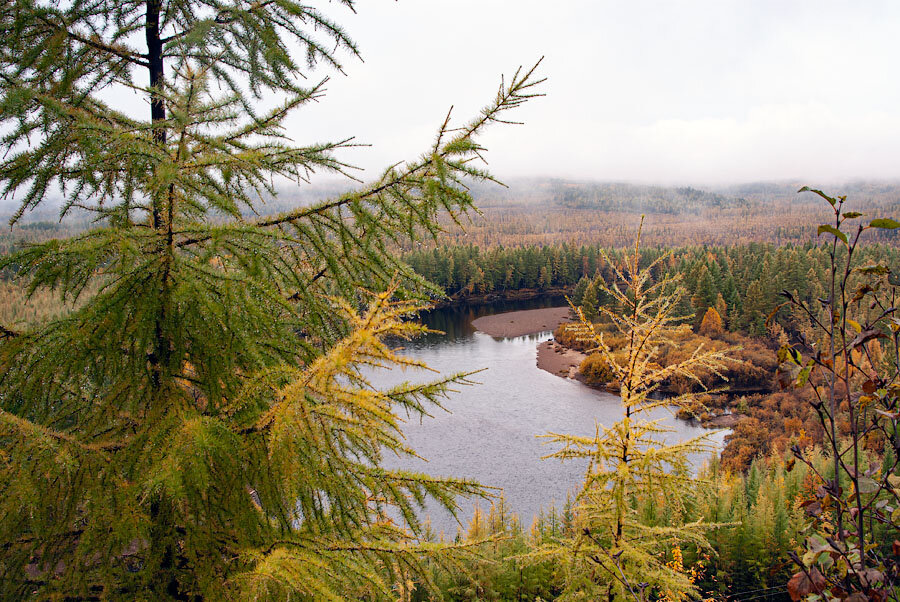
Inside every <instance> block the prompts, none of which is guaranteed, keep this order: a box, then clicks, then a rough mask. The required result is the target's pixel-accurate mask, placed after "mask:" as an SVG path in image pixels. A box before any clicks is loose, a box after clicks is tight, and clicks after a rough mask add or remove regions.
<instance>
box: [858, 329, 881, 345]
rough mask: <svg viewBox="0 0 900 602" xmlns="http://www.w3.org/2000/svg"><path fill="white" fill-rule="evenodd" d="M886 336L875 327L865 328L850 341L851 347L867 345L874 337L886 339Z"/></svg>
mask: <svg viewBox="0 0 900 602" xmlns="http://www.w3.org/2000/svg"><path fill="white" fill-rule="evenodd" d="M886 338H887V337H886V336H885V335H884V334H883V333H881V332H879V331H877V330H875V329H874V328H867V329H865V330H863V331H862V332H861V333H859V334H858V335H856V338H854V339H853V340H852V341H850V347H862V346H863V345H865V344H866V343H868V342H869V341H871V340H872V339H886Z"/></svg>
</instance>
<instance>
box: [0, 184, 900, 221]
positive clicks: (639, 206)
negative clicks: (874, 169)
mask: <svg viewBox="0 0 900 602" xmlns="http://www.w3.org/2000/svg"><path fill="white" fill-rule="evenodd" d="M467 185H468V186H469V188H470V190H471V192H472V195H473V197H474V198H475V204H476V206H478V207H480V208H482V209H499V210H503V209H507V210H516V211H537V210H575V211H583V210H596V211H605V212H616V213H637V214H640V213H644V214H648V215H669V216H672V215H685V216H691V215H693V216H703V215H705V214H707V213H709V212H710V211H714V212H715V211H721V210H729V209H738V210H739V209H748V210H752V209H754V208H756V209H762V208H769V209H772V208H782V209H786V208H788V207H797V206H805V205H815V204H817V203H818V202H819V201H818V199H817V198H816V197H815V195H812V194H810V193H798V190H799V189H800V188H801V187H802V186H804V185H810V186H812V187H817V185H816V183H815V182H812V183H809V182H804V181H800V180H797V181H780V182H749V183H741V184H731V185H728V186H663V185H649V184H634V183H628V182H603V181H591V180H567V179H561V178H513V179H509V180H506V181H504V185H500V184H497V183H493V182H470V183H468V184H467ZM357 186H358V184H355V183H354V182H351V181H349V180H333V181H325V182H321V183H315V184H311V185H307V186H297V185H293V184H292V185H281V186H279V187H278V188H277V190H276V194H275V195H274V196H267V197H265V198H263V199H262V201H263V202H262V204H260V205H259V207H257V210H258V211H259V214H260V215H267V214H271V213H277V212H279V211H284V210H286V209H290V208H293V207H301V206H305V205H310V204H312V203H315V202H316V201H320V200H324V199H328V198H334V197H337V196H340V195H341V194H344V193H347V192H349V191H351V190H353V189H354V188H355V187H357ZM822 188H823V189H824V190H825V192H827V193H829V194H832V195H846V196H847V197H848V203H850V204H851V205H853V206H854V207H855V208H857V209H860V210H867V209H868V210H871V209H876V208H877V209H879V212H880V214H891V215H896V214H897V212H900V181H877V180H855V181H851V182H845V183H841V184H834V185H831V186H822ZM62 207H63V199H62V196H61V195H56V196H54V197H50V198H48V199H46V202H44V203H43V204H41V205H40V206H38V207H37V208H36V209H31V210H28V211H26V212H25V214H24V215H23V216H22V219H21V220H20V223H21V224H29V223H35V222H53V223H55V222H59V221H60V215H59V214H60V209H61V208H62ZM17 208H18V206H17V204H16V203H15V201H12V200H6V201H3V202H0V220H2V222H8V221H9V219H10V217H11V216H12V215H13V213H14V212H15V210H16V209H17ZM247 215H248V216H249V215H250V214H249V213H248V214H247ZM63 221H64V222H65V223H66V224H68V225H70V226H79V225H80V226H82V227H86V226H87V225H89V224H90V222H91V215H90V214H89V213H88V212H86V211H83V210H79V209H72V210H71V211H69V213H68V214H67V216H66V218H65V219H64V220H63Z"/></svg>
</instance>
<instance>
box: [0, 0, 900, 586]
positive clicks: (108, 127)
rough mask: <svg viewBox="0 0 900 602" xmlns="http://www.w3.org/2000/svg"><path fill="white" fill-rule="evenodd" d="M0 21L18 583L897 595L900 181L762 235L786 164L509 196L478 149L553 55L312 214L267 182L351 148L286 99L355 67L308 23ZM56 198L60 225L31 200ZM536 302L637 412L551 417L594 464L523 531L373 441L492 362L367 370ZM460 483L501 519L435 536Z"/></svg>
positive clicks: (98, 11)
mask: <svg viewBox="0 0 900 602" xmlns="http://www.w3.org/2000/svg"><path fill="white" fill-rule="evenodd" d="M339 4H340V5H343V6H344V7H347V8H349V9H352V8H353V5H354V2H352V1H351V0H342V1H341V2H340V3H339ZM0 41H2V44H0V63H2V69H0V107H2V112H0V123H2V127H3V130H2V131H3V145H4V155H3V159H2V162H0V181H2V183H3V194H4V196H5V198H6V199H7V200H8V201H9V202H11V203H14V207H15V208H14V209H13V210H12V212H11V214H10V225H11V230H10V231H9V232H7V233H4V234H3V235H2V236H0V250H2V259H0V299H2V306H0V550H2V554H0V597H2V598H3V599H10V600H14V599H31V598H35V599H65V600H82V599H84V600H88V599H91V600H93V599H127V600H133V599H146V600H188V599H191V600H202V599H212V600H218V599H252V600H263V599H265V600H269V599H273V600H278V599H284V600H350V599H362V600H382V599H384V600H429V599H450V600H476V599H477V600H539V599H542V600H549V599H561V600H597V599H603V600H684V599H690V598H695V599H696V598H720V597H724V598H726V599H731V600H751V599H753V600H757V599H772V600H774V599H784V598H790V599H793V600H801V599H811V600H823V599H829V600H833V599H838V600H848V601H854V602H855V601H857V600H864V599H873V600H882V601H887V600H895V599H896V597H897V587H898V584H900V567H898V561H900V536H898V526H900V476H898V475H900V469H898V467H900V459H898V458H900V433H898V430H897V427H898V420H900V382H898V378H900V316H897V315H896V303H897V287H898V286H900V275H898V274H897V270H898V267H897V266H898V265H900V264H898V261H897V259H898V250H897V247H896V236H895V234H896V232H897V230H898V229H900V223H898V222H896V221H893V220H892V219H890V218H889V217H888V215H889V214H890V213H892V212H894V211H895V210H896V208H897V206H896V203H895V201H892V200H891V199H895V198H896V197H895V196H892V194H893V193H894V192H896V190H895V189H894V188H891V186H890V185H884V186H881V185H872V186H871V187H869V188H862V189H854V190H853V191H852V192H855V193H857V194H858V195H859V196H860V199H859V202H858V206H857V205H854V209H858V208H863V209H864V210H865V211H867V212H870V213H871V214H872V215H871V216H869V217H866V216H864V215H862V213H861V212H860V211H856V210H854V211H850V210H849V207H850V205H851V204H853V203H854V202H855V201H854V200H853V199H851V200H849V201H848V199H847V198H846V197H843V196H842V197H833V196H830V195H829V194H826V193H825V192H822V191H818V190H812V191H806V192H805V194H804V195H802V197H801V198H802V200H801V201H800V202H798V204H796V205H795V206H792V207H791V208H789V209H786V210H785V218H784V219H783V220H779V223H778V224H775V225H773V224H771V223H770V220H767V219H766V216H767V215H768V214H769V213H770V209H771V207H772V206H773V204H776V203H778V202H780V199H781V200H783V196H779V195H783V194H784V189H783V187H779V186H776V185H772V186H771V187H769V186H766V185H754V186H748V187H744V188H740V187H738V188H733V189H727V190H720V191H703V190H698V189H694V188H673V189H666V188H659V187H639V186H629V185H624V184H622V185H620V184H591V183H583V182H582V183H573V182H564V181H536V182H528V183H526V184H524V185H513V186H512V187H511V188H509V189H500V188H487V187H486V186H487V185H488V184H492V183H496V182H495V180H494V178H493V176H492V175H491V174H490V173H489V172H487V171H485V170H484V169H483V167H482V164H481V163H480V161H481V159H482V158H483V153H484V149H483V148H482V147H481V145H480V143H479V139H480V136H481V134H482V132H483V130H484V129H485V128H486V127H488V126H490V125H492V124H498V123H504V122H508V121H509V117H508V114H509V112H510V111H511V110H513V109H515V108H516V107H518V106H519V105H521V104H522V103H524V102H526V101H529V100H530V99H532V98H534V97H536V96H539V95H540V94H542V93H543V91H544V90H545V87H544V86H542V83H543V79H542V75H541V72H540V68H539V65H535V66H534V67H532V68H526V69H519V70H517V71H515V72H514V73H513V74H512V75H511V76H510V77H508V78H504V80H503V81H502V83H501V85H500V86H499V87H498V89H497V90H496V91H495V94H494V96H493V98H492V100H491V101H490V102H489V103H488V104H487V105H486V106H485V108H484V109H483V110H482V111H481V112H480V113H479V114H477V115H475V116H474V117H473V118H471V119H470V120H468V121H463V122H456V121H454V120H451V118H450V117H451V116H449V115H448V116H447V117H446V119H438V121H437V125H438V127H437V133H436V136H435V140H434V144H433V146H432V147H431V148H428V149H426V150H425V152H424V153H423V154H422V155H421V156H420V157H419V158H417V159H412V160H410V161H409V162H407V163H402V164H397V165H395V166H393V167H390V168H388V169H387V170H386V171H385V172H384V173H383V174H382V175H381V176H380V177H378V178H377V179H375V180H374V181H373V182H371V183H369V184H364V185H360V186H358V187H356V188H352V189H349V190H339V191H337V192H335V193H334V194H332V195H328V196H326V197H325V198H322V199H318V200H315V201H312V202H305V203H303V204H300V205H299V206H298V205H297V204H296V203H291V202H290V198H291V195H290V193H288V194H286V195H285V194H282V195H281V197H280V199H281V200H280V201H278V200H275V199H274V198H273V197H275V195H276V193H277V192H279V191H278V190H276V187H275V184H274V182H275V181H276V180H275V179H274V178H281V179H282V181H292V182H294V184H295V185H297V186H302V185H303V184H304V182H305V179H306V178H307V176H308V175H309V174H310V173H312V172H315V171H330V172H336V173H341V172H343V171H345V169H346V168H347V167H348V166H346V165H345V164H344V163H342V162H341V160H340V159H339V158H338V153H339V151H340V150H341V149H342V148H343V147H345V146H346V145H348V144H350V142H349V141H346V140H343V141H340V140H339V141H336V142H330V143H328V142H325V143H315V144H310V145H308V146H297V145H296V144H295V143H293V142H292V141H290V140H289V139H288V138H287V136H286V135H285V132H284V128H283V125H284V119H285V117H286V116H287V115H288V114H289V113H291V112H292V111H294V110H298V109H301V108H302V107H303V105H305V104H307V103H309V102H312V101H314V100H318V99H320V98H321V97H322V95H323V91H324V87H323V86H324V81H316V80H314V79H305V78H308V77H309V76H310V74H313V73H314V72H315V67H316V66H317V65H319V66H321V67H324V68H333V69H340V66H341V61H342V60H344V59H347V58H349V59H351V60H352V59H354V58H356V57H357V56H359V50H358V49H357V47H356V45H355V44H354V42H353V41H352V39H351V37H350V36H349V35H348V34H347V33H346V32H345V31H344V29H343V28H342V27H341V25H339V24H338V23H337V22H335V21H333V20H331V19H330V18H328V17H326V16H325V14H324V13H322V12H320V11H318V10H316V9H315V8H313V7H311V6H307V5H304V4H301V3H297V2H294V1H292V0H278V1H277V2H255V3H251V4H247V3H235V4H233V5H232V4H227V5H225V4H219V3H207V2H203V1H200V0H182V1H179V2H168V1H164V0H146V1H141V2H126V3H122V2H108V1H106V0H100V1H96V2H82V1H75V2H69V3H65V4H62V5H60V4H57V3H52V2H43V1H40V0H31V1H28V2H16V3H7V4H5V5H4V6H3V7H2V8H0ZM297 49H300V50H302V51H303V53H304V58H303V59H298V58H297V57H296V56H294V53H295V51H296V50H297ZM116 89H120V90H121V89H126V90H128V91H129V93H136V94H138V95H140V96H141V97H142V98H143V99H144V100H145V101H146V105H141V106H140V109H141V110H142V111H143V110H146V113H147V114H146V115H144V114H142V113H138V112H131V110H132V109H133V107H117V106H115V105H114V103H113V100H114V99H115V95H114V94H112V95H106V92H111V91H114V90H116ZM272 97H277V98H278V99H279V100H278V102H276V103H275V104H274V105H273V106H268V105H267V104H266V102H264V99H271V98H272ZM262 106H266V107H267V108H265V109H261V108H259V107H262ZM523 186H524V188H523ZM857 188H859V187H858V186H857ZM497 190H500V192H496V191H497ZM282 192H283V190H282ZM59 194H62V197H61V204H59V205H58V207H56V209H58V210H59V218H66V219H65V220H64V221H62V222H61V223H60V224H52V223H49V222H47V221H42V220H34V219H30V217H31V216H34V215H42V213H41V212H46V211H47V206H48V204H49V202H50V201H49V199H51V198H54V197H57V198H59V197H58V195H59ZM504 195H505V196H504ZM509 195H513V196H514V197H515V198H518V199H519V200H520V201H521V202H518V203H516V202H514V203H512V204H511V205H509V206H504V204H503V202H502V201H505V200H507V199H508V198H509ZM516 195H518V196H516ZM263 198H266V199H269V200H270V201H273V202H270V203H269V204H268V205H267V206H266V211H264V210H263V207H262V206H261V205H260V202H259V201H260V199H263ZM478 199H480V200H483V201H484V209H483V213H482V215H481V217H479V215H478V213H477V211H475V210H476V206H475V201H476V200H478ZM809 199H813V200H815V202H816V204H813V203H812V202H810V200H809ZM279 203H281V204H279ZM823 208H824V209H825V212H824V214H825V215H827V216H828V218H827V220H826V223H822V219H821V216H822V215H823V211H822V210H823ZM641 213H645V214H647V218H646V220H645V222H644V225H643V226H641V227H638V223H639V222H641V221H642V220H644V218H638V215H639V214H641ZM738 217H741V219H738ZM676 234H677V236H676ZM636 240H637V242H635V241H636ZM672 240H678V241H679V244H678V245H677V246H673V245H672V244H671V241H672ZM523 292H527V293H528V294H532V295H547V294H558V293H565V294H566V295H567V296H568V299H569V301H570V303H571V306H572V310H573V321H572V323H571V324H567V325H564V326H562V327H560V329H559V330H558V331H557V332H556V333H555V337H556V339H557V341H558V343H560V344H562V345H565V346H570V347H573V348H577V349H579V350H582V351H584V352H585V353H586V359H585V360H584V363H583V364H582V365H581V367H580V373H581V375H580V377H581V378H582V380H584V381H585V383H586V385H589V386H596V387H603V388H607V389H611V390H614V391H616V392H617V393H618V395H619V396H620V398H621V417H620V420H618V421H616V422H614V423H613V424H597V425H596V429H595V435H594V436H589V437H581V436H573V435H570V434H566V433H535V435H536V436H543V437H544V438H545V439H546V441H547V442H548V449H549V450H550V451H549V456H550V458H555V459H560V460H563V461H567V460H574V459H581V460H586V461H587V466H588V467H587V469H586V471H585V473H584V478H583V481H582V482H581V484H580V485H578V484H573V485H578V486H576V487H575V488H574V489H573V493H572V497H571V498H570V499H569V501H568V502H567V503H566V504H565V505H564V506H562V507H560V508H555V507H552V506H548V507H547V509H546V510H545V511H544V512H542V513H541V514H540V515H539V516H537V517H535V518H534V521H533V522H532V520H531V517H518V516H515V515H514V514H512V513H511V512H509V510H508V508H507V506H506V501H505V500H504V498H503V497H502V496H496V495H495V494H494V493H493V492H492V490H490V489H488V488H485V487H484V486H483V485H490V483H486V484H479V483H475V482H473V481H471V480H468V479H467V478H466V475H455V477H447V478H436V477H433V476H430V475H427V474H420V473H413V472H408V471H402V470H394V469H389V468H387V467H385V465H384V463H383V459H384V457H385V455H386V454H396V455H400V456H413V455H415V453H416V451H415V450H414V449H411V448H410V447H409V446H408V445H407V443H406V442H405V440H404V437H403V432H402V428H403V417H407V416H412V417H422V418H425V419H427V416H428V414H429V412H430V411H432V410H433V409H434V408H437V407H440V406H441V404H442V402H443V400H444V398H445V397H446V396H447V395H448V394H449V393H450V392H451V390H452V389H454V388H458V385H462V384H468V383H470V380H471V378H470V377H471V375H469V374H465V373H457V374H448V375H442V376H439V377H437V379H436V380H433V381H430V382H425V383H415V384H413V383H403V384H400V385H397V386H394V387H390V388H379V387H377V386H376V385H375V384H374V383H373V382H372V381H371V380H370V379H369V377H368V376H367V374H368V372H367V371H366V369H368V368H371V367H373V366H402V367H423V366H422V365H421V363H420V362H418V361H417V360H415V359H410V358H409V357H407V356H405V355H403V353H402V351H400V350H398V349H397V347H396V345H395V342H396V341H398V340H402V339H406V338H411V337H415V336H417V335H420V334H422V333H423V332H424V331H425V329H424V327H422V326H420V325H419V324H418V323H417V321H416V316H417V312H419V311H420V310H422V309H424V308H426V307H427V306H429V305H430V304H431V303H433V302H435V301H437V302H440V303H448V302H456V303H475V302H478V301H481V300H484V299H488V298H494V297H497V296H501V297H502V296H503V295H505V294H508V293H517V294H521V293H523ZM364 368H366V369H364ZM462 394H464V392H463V393H462ZM659 407H671V408H673V409H677V411H678V412H679V414H680V415H681V416H683V417H686V418H695V419H697V420H700V421H701V422H707V423H715V421H716V420H721V419H723V418H726V419H727V420H729V421H730V422H729V424H730V425H731V431H730V434H729V435H728V437H727V439H726V445H725V447H724V449H723V450H721V453H718V451H717V450H715V449H714V447H713V446H712V445H711V444H710V442H709V437H708V436H701V437H699V438H696V439H693V440H689V441H681V442H672V441H670V440H668V439H666V437H665V432H666V429H665V427H664V426H663V425H662V424H661V423H659V422H658V421H655V420H652V419H650V418H648V417H647V416H648V411H649V410H652V409H654V408H659ZM698 451H703V452H705V453H708V455H709V461H708V462H707V463H706V464H705V465H704V466H703V467H701V468H699V470H697V469H694V468H692V467H691V466H690V465H689V462H688V459H687V458H688V454H689V453H696V452H698ZM464 498H469V499H471V498H480V499H482V500H483V508H484V510H479V511H477V512H476V513H475V516H474V518H473V519H472V520H471V522H470V524H469V525H468V526H467V528H464V529H461V530H460V532H459V534H458V535H457V537H456V538H453V539H452V540H445V539H443V538H439V537H436V536H435V535H434V533H433V531H432V529H431V527H430V525H429V523H428V520H427V519H426V518H425V517H424V516H423V513H422V511H423V508H424V501H425V500H426V499H432V500H436V501H437V502H438V503H439V504H440V505H442V506H444V507H445V508H447V509H448V510H449V511H450V512H456V511H457V510H458V509H459V503H460V500H461V499H464ZM523 521H525V522H523Z"/></svg>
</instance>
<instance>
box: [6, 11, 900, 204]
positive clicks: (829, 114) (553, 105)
mask: <svg viewBox="0 0 900 602" xmlns="http://www.w3.org/2000/svg"><path fill="white" fill-rule="evenodd" d="M317 4H318V2H317ZM323 5H324V6H325V9H326V10H327V12H328V13H329V14H331V15H332V16H333V17H334V19H335V20H336V21H338V22H339V23H341V24H342V25H343V26H344V27H345V29H346V30H347V32H348V33H349V34H350V35H351V36H352V37H353V38H354V39H355V40H356V42H357V43H358V46H359V48H360V50H361V54H362V60H360V59H357V58H355V57H353V56H349V55H343V56H342V61H343V73H340V72H337V71H335V70H328V69H326V68H318V69H315V70H314V71H312V72H310V73H308V74H307V75H308V82H309V83H312V82H315V81H317V80H318V79H321V78H323V77H330V78H331V79H330V81H329V83H328V85H327V95H326V96H325V97H324V98H323V99H321V100H320V101H319V102H316V103H313V104H312V105H310V106H307V107H303V108H301V109H300V110H298V111H296V112H295V114H293V115H292V116H291V117H290V118H289V119H288V121H287V134H288V135H289V137H290V138H291V139H292V140H293V141H294V142H295V143H297V144H306V143H311V142H318V141H326V140H332V141H333V140H341V139H344V138H347V137H351V136H352V137H354V139H355V141H356V142H358V143H361V144H364V145H366V146H362V147H359V148H352V149H345V150H343V151H341V153H340V155H339V157H340V158H341V159H343V160H344V161H346V162H348V163H351V164H353V165H355V166H358V167H359V168H361V169H362V170H363V171H362V172H359V173H358V174H357V176H358V177H359V178H360V179H369V178H374V177H377V175H378V174H379V173H380V171H381V170H382V169H383V168H384V167H386V166H388V165H391V164H394V163H396V162H399V161H403V160H407V159H415V158H416V157H417V156H418V155H419V154H420V153H421V152H423V151H425V150H427V149H428V147H429V145H430V144H431V142H432V140H433V137H434V133H435V131H436V129H437V127H438V125H439V124H440V123H441V121H442V120H443V118H444V116H445V115H446V113H447V110H448V109H449V108H450V107H451V106H453V107H454V115H455V116H456V117H457V118H458V119H460V120H467V119H469V118H471V117H472V116H474V115H475V114H476V113H477V112H478V110H479V109H480V108H481V107H482V106H484V105H485V104H487V103H488V102H489V101H490V100H491V98H492V96H493V94H494V93H495V91H496V88H497V85H498V84H499V82H500V77H501V75H502V74H505V75H506V76H507V77H508V76H509V75H510V74H511V73H512V72H513V71H514V70H515V68H516V67H517V66H519V65H524V66H526V67H527V66H530V65H532V64H534V63H535V62H536V61H537V60H538V59H539V58H540V57H544V59H543V63H542V64H541V67H540V74H541V75H542V76H546V77H547V78H548V80H547V82H546V83H545V84H544V85H543V87H542V92H544V93H545V94H546V96H545V97H542V98H538V99H535V100H534V101H533V102H530V103H528V104H527V105H526V106H525V107H523V108H521V109H520V110H519V111H518V112H517V113H516V114H515V115H514V116H513V118H515V119H517V120H520V121H523V122H525V124H524V125H520V126H495V127H494V128H493V129H491V130H489V131H488V133H487V134H486V135H485V137H484V138H483V140H482V141H483V143H484V145H485V146H486V147H487V148H488V149H489V152H488V153H487V155H486V156H487V158H488V160H489V162H490V165H489V168H490V169H491V170H492V171H493V172H494V173H495V174H497V175H498V176H500V177H501V178H503V179H515V178H522V177H539V178H543V177H554V178H569V179H579V180H596V181H618V182H634V183H645V184H661V185H685V184H687V185H692V186H722V185H726V184H731V183H739V182H758V181H788V180H789V181H792V182H793V181H797V182H804V183H812V184H817V185H826V184H831V183H838V182H844V181H847V180H859V179H881V180H896V179H897V178H900V164H898V162H897V161H896V157H897V156H900V153H898V151H900V109H898V107H900V79H898V78H896V77H895V76H894V72H895V64H894V61H895V59H896V57H898V56H900V36H897V35H895V31H894V29H895V28H896V24H897V23H900V3H896V2H888V1H883V2H876V1H873V2H866V3H853V2H825V1H816V2H812V1H810V2H800V1H798V2H781V1H768V0H755V1H753V2H747V1H728V0H697V1H691V2H678V3H674V2H663V1H659V2H649V1H632V2H621V1H596V0H594V1H581V0H577V1H576V0H569V1H566V2H557V3H548V2H537V1H532V0H490V1H485V0H478V1H476V0H455V1H452V2H451V1H449V0H427V1H426V0H418V1H416V0H402V1H399V2H397V1H391V0H363V1H361V2H359V3H358V5H357V6H356V14H354V13H353V12H351V11H350V10H348V9H346V7H342V6H339V5H338V4H337V3H328V4H325V3H323ZM144 76H145V75H144V74H139V77H144ZM138 83H141V84H144V83H146V82H143V81H142V80H139V81H138ZM104 98H107V99H108V100H110V101H111V102H113V104H118V105H119V106H120V108H124V110H126V111H129V112H132V111H138V112H140V111H144V112H146V113H149V109H148V107H147V103H146V101H145V99H138V97H136V96H135V94H134V92H128V93H122V92H121V91H119V92H104ZM273 100H274V99H271V98H268V99H266V98H264V99H261V100H260V103H262V104H266V103H267V102H269V103H270V102H272V101H273ZM332 179H333V176H328V175H326V176H317V177H315V178H314V179H313V183H314V184H319V185H322V184H324V185H327V186H333V185H334V184H333V183H332ZM6 206H7V208H8V207H9V203H7V204H6Z"/></svg>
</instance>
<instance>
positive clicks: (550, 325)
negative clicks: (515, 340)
mask: <svg viewBox="0 0 900 602" xmlns="http://www.w3.org/2000/svg"><path fill="white" fill-rule="evenodd" d="M568 321H569V308H568V307H546V308H543V309H526V310H523V311H510V312H506V313H502V314H494V315H492V316H484V317H482V318H477V319H475V320H472V326H474V327H475V328H477V329H478V330H479V331H481V332H483V333H485V334H489V335H491V336H492V337H507V338H511V337H521V336H524V335H527V334H537V333H539V332H546V331H548V330H556V327H557V326H559V325H560V324H562V323H563V322H568Z"/></svg>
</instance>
